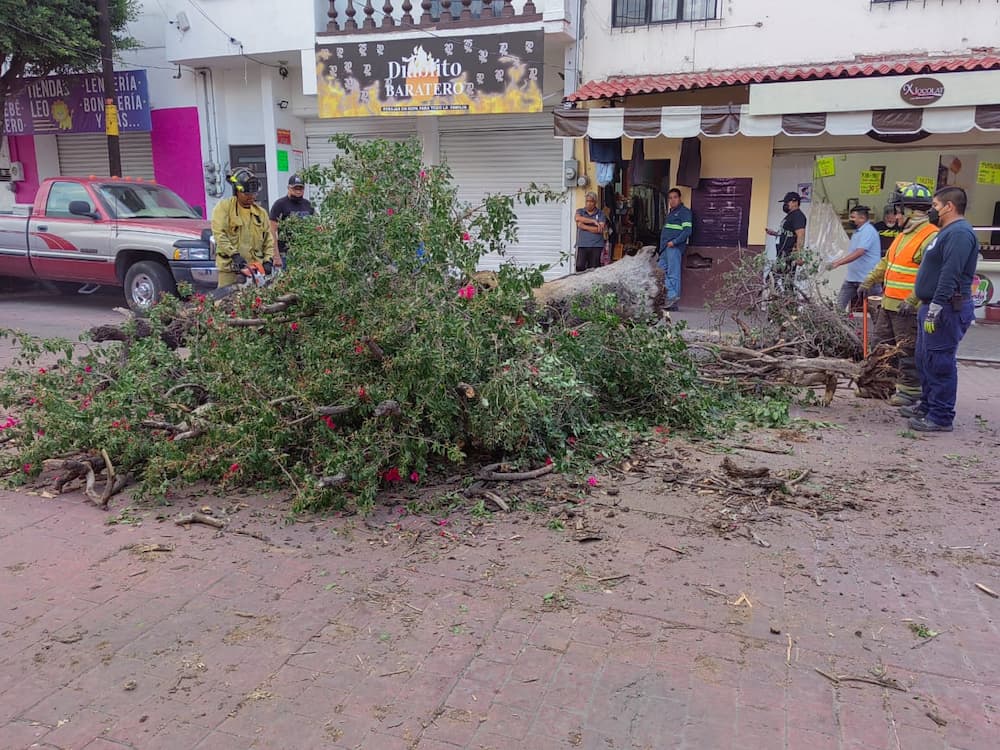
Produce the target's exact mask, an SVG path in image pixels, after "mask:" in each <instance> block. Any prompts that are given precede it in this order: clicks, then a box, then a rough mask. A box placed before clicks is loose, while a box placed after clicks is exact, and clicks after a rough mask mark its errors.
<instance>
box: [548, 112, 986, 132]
mask: <svg viewBox="0 0 1000 750" xmlns="http://www.w3.org/2000/svg"><path fill="white" fill-rule="evenodd" d="M970 130H983V131H1000V105H996V104H991V105H983V106H979V107H941V108H937V109H929V108H928V109H883V110H868V111H863V112H820V113H816V114H791V115H763V116H762V115H751V114H749V111H748V107H747V105H745V104H744V105H740V106H723V107H698V106H694V107H611V108H594V109H562V110H556V111H555V135H556V137H557V138H583V137H584V136H587V137H590V138H620V137H621V136H627V137H629V138H656V137H657V136H661V135H662V136H664V137H666V138H690V137H692V136H697V135H706V136H713V137H714V136H727V135H745V136H775V135H779V134H784V135H796V136H799V135H801V136H811V135H823V134H829V135H866V134H868V133H869V132H875V133H877V134H879V135H890V136H891V135H900V136H902V135H916V134H920V133H965V132H968V131H970Z"/></svg>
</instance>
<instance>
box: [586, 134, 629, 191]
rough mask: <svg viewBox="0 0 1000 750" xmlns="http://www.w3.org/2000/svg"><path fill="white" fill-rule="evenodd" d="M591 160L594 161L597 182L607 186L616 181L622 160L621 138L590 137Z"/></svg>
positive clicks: (599, 184)
mask: <svg viewBox="0 0 1000 750" xmlns="http://www.w3.org/2000/svg"><path fill="white" fill-rule="evenodd" d="M588 140H589V142H590V143H589V147H590V160H591V161H592V162H594V166H595V171H596V173H597V184H598V186H600V187H605V186H606V185H610V184H611V183H612V182H614V179H615V170H616V169H617V167H618V162H620V161H621V160H622V141H621V138H590V139H588Z"/></svg>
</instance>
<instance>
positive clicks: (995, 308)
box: [986, 305, 1000, 323]
mask: <svg viewBox="0 0 1000 750" xmlns="http://www.w3.org/2000/svg"><path fill="white" fill-rule="evenodd" d="M986 319H987V320H988V321H990V322H991V323H1000V305H986Z"/></svg>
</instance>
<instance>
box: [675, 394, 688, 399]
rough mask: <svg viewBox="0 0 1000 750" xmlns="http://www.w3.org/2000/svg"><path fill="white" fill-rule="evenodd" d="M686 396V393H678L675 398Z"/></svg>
mask: <svg viewBox="0 0 1000 750" xmlns="http://www.w3.org/2000/svg"><path fill="white" fill-rule="evenodd" d="M687 397H688V395H687V394H686V393H678V394H677V398H687Z"/></svg>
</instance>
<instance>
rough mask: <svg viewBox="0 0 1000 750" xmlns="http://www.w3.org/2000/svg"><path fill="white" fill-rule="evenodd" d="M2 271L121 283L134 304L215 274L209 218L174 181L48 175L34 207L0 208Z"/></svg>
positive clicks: (205, 284) (204, 282)
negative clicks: (167, 184)
mask: <svg viewBox="0 0 1000 750" xmlns="http://www.w3.org/2000/svg"><path fill="white" fill-rule="evenodd" d="M0 276H14V277H18V278H24V279H38V280H43V281H54V282H71V283H73V284H78V285H80V287H81V290H82V291H87V290H88V289H96V288H97V286H118V287H124V290H125V299H126V301H127V302H128V305H129V307H131V308H132V309H133V310H136V311H144V310H147V309H149V308H150V307H151V306H152V305H153V304H154V303H155V302H156V301H157V300H158V299H159V297H160V295H161V294H164V293H167V294H176V292H177V284H178V283H180V282H182V281H183V282H187V283H189V284H191V285H192V286H194V287H196V288H199V289H201V290H209V289H214V288H215V287H216V284H217V280H218V272H217V270H216V268H215V246H214V242H213V240H212V230H211V223H210V222H208V221H206V220H205V219H204V218H203V217H202V216H201V215H200V213H199V212H198V211H196V210H195V209H193V208H191V207H190V206H189V205H188V204H187V203H185V202H184V201H183V200H182V199H181V198H180V197H179V196H178V195H177V194H176V193H174V192H173V191H172V190H170V189H169V188H166V187H164V186H162V185H157V184H154V183H151V182H146V181H142V180H129V179H119V178H109V177H88V178H76V177H51V178H49V179H47V180H45V181H44V182H43V183H42V185H41V187H40V188H39V190H38V194H37V195H36V196H35V202H34V204H33V205H32V206H31V207H30V211H29V210H27V209H25V208H22V209H21V210H20V212H18V210H17V209H15V213H12V214H3V215H0Z"/></svg>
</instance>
